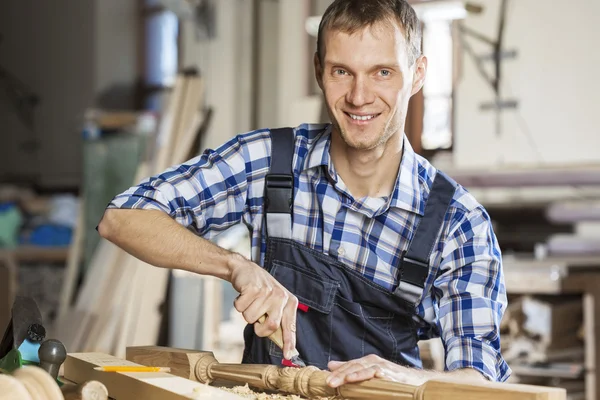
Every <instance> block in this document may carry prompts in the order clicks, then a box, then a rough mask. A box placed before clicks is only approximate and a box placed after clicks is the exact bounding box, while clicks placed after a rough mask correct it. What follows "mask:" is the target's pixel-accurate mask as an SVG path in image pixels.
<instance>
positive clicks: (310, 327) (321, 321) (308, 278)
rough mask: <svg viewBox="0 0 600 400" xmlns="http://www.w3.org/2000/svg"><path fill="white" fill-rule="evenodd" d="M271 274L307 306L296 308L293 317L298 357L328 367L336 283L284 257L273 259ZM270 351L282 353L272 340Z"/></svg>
mask: <svg viewBox="0 0 600 400" xmlns="http://www.w3.org/2000/svg"><path fill="white" fill-rule="evenodd" d="M272 265H273V266H272V269H271V275H273V277H274V278H275V279H277V281H278V282H279V283H281V284H282V285H283V286H284V287H285V288H286V289H287V290H289V291H290V292H291V293H292V294H294V295H295V296H296V297H297V298H298V301H299V302H300V303H301V304H303V305H305V306H307V307H308V310H307V311H301V310H298V312H297V317H296V348H297V349H298V352H299V353H300V357H301V358H302V359H303V360H304V361H305V362H307V363H308V364H309V365H314V366H317V367H319V368H321V369H326V368H327V363H328V362H329V358H330V355H329V354H330V349H331V344H332V340H338V339H337V338H334V337H332V332H331V330H332V318H331V317H332V315H331V310H332V309H333V306H334V298H335V295H336V293H337V289H338V286H339V283H338V282H337V281H335V280H332V279H329V278H326V277H322V276H318V275H316V274H314V273H313V272H311V271H306V270H303V269H301V268H300V267H297V266H295V265H293V264H290V263H287V262H285V261H279V260H273V263H272ZM269 354H270V355H272V356H278V357H283V354H282V351H281V349H280V348H279V347H277V345H275V344H274V343H271V345H270V346H269Z"/></svg>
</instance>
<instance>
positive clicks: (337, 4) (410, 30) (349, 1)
mask: <svg viewBox="0 0 600 400" xmlns="http://www.w3.org/2000/svg"><path fill="white" fill-rule="evenodd" d="M382 21H393V22H397V23H398V24H400V28H402V29H404V34H405V35H406V42H407V44H408V56H409V64H410V65H412V64H413V63H414V62H415V60H416V59H417V58H418V57H419V56H420V55H421V24H420V22H419V19H418V18H417V14H416V13H415V10H414V9H413V8H412V7H411V6H410V4H408V3H407V2H406V1H405V0H335V1H334V2H333V3H331V5H330V6H329V7H328V8H327V10H326V11H325V14H323V18H322V19H321V23H320V24H319V34H318V36H317V54H318V55H319V62H320V63H321V65H323V59H324V57H325V54H324V52H323V50H324V49H323V47H324V46H323V36H324V34H325V30H326V29H332V30H339V31H342V32H346V33H350V34H352V33H354V32H356V31H358V30H359V29H362V28H365V27H367V26H371V25H373V24H375V23H377V22H382Z"/></svg>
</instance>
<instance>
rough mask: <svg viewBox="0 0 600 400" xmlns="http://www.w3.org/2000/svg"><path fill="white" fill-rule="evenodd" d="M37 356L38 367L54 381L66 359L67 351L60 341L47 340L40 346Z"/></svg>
mask: <svg viewBox="0 0 600 400" xmlns="http://www.w3.org/2000/svg"><path fill="white" fill-rule="evenodd" d="M38 356H39V357H40V367H41V368H42V369H44V370H46V372H48V373H49V374H50V375H51V376H52V377H53V378H54V379H56V378H57V377H58V370H59V369H60V366H61V365H62V363H63V362H64V361H65V360H66V359H67V350H66V349H65V346H64V345H63V344H62V343H61V342H60V341H58V340H54V339H48V340H46V341H45V342H44V343H42V345H41V346H40V349H39V350H38Z"/></svg>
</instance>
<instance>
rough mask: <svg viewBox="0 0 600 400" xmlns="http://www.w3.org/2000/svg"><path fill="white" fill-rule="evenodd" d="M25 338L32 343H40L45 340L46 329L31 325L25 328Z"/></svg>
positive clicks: (38, 325)
mask: <svg viewBox="0 0 600 400" xmlns="http://www.w3.org/2000/svg"><path fill="white" fill-rule="evenodd" d="M27 338H28V339H29V340H30V341H31V342H34V343H39V342H42V341H43V340H44V339H45V338H46V329H45V328H44V327H43V326H42V325H40V324H31V325H29V328H27Z"/></svg>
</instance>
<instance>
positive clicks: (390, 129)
mask: <svg viewBox="0 0 600 400" xmlns="http://www.w3.org/2000/svg"><path fill="white" fill-rule="evenodd" d="M327 109H328V111H329V116H330V118H331V121H332V124H333V127H334V128H335V129H337V131H338V132H339V133H340V136H341V138H342V140H343V141H344V143H346V145H347V146H348V147H350V148H353V149H355V150H373V149H375V148H377V147H380V146H382V145H384V144H385V143H387V141H388V140H389V139H390V138H391V137H392V136H393V135H394V134H395V133H396V132H397V131H398V130H400V128H401V124H400V123H399V122H397V118H395V115H392V118H391V119H390V120H388V123H387V124H385V125H384V126H383V128H382V129H381V131H380V132H379V134H378V135H377V136H376V140H375V141H374V142H358V143H355V142H353V141H352V140H351V136H350V135H349V134H348V132H347V131H346V130H345V129H343V128H342V125H341V124H340V123H339V122H338V120H337V119H335V118H333V113H332V112H331V109H330V108H329V106H327ZM396 112H398V109H396V110H394V114H395V113H396ZM379 117H381V116H378V118H379Z"/></svg>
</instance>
